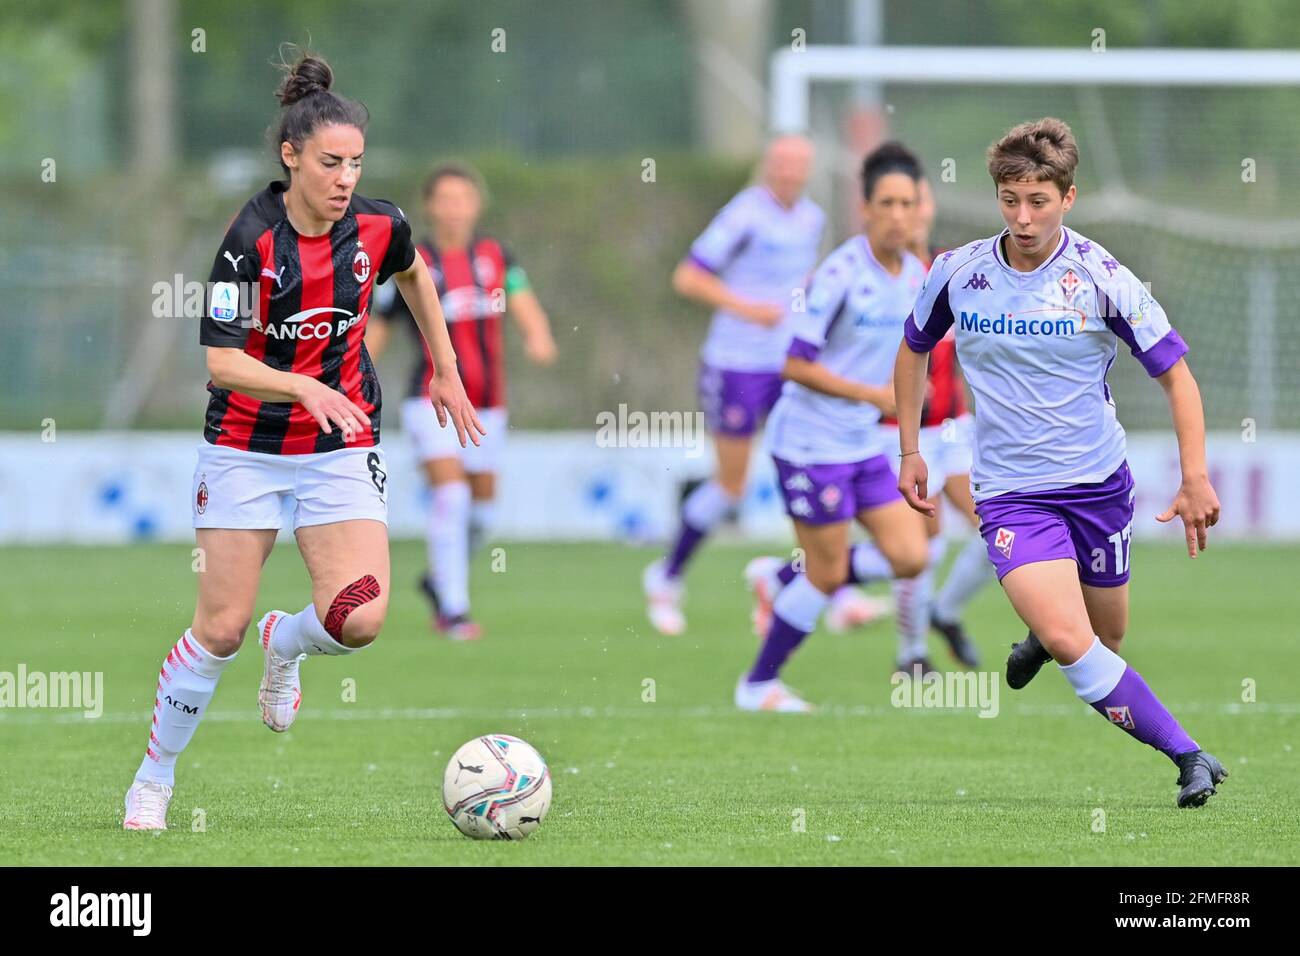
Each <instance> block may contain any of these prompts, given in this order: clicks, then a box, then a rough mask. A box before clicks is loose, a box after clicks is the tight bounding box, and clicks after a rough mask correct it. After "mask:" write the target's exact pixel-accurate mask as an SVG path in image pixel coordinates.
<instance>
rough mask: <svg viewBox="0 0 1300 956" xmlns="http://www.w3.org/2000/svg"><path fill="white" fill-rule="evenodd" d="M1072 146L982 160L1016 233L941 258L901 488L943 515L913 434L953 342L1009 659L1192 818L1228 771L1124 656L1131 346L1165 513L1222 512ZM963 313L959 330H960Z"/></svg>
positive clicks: (1138, 293)
mask: <svg viewBox="0 0 1300 956" xmlns="http://www.w3.org/2000/svg"><path fill="white" fill-rule="evenodd" d="M1078 161H1079V149H1078V145H1077V144H1076V143H1075V140H1074V134H1073V133H1072V132H1071V130H1070V127H1069V126H1067V125H1066V124H1065V123H1063V122H1061V121H1060V120H1058V119H1052V118H1047V119H1042V120H1038V121H1037V122H1033V123H1023V124H1021V125H1020V126H1017V127H1015V128H1014V129H1012V130H1010V131H1008V132H1007V134H1006V135H1005V136H1003V137H1002V139H1001V140H999V141H998V142H996V143H994V144H993V145H992V146H991V147H990V148H989V152H988V166H989V174H990V176H991V177H992V179H993V182H994V186H995V188H996V190H997V193H996V195H997V202H998V207H999V210H1000V211H1001V213H1002V219H1003V221H1004V222H1005V224H1006V227H1005V228H1004V229H1003V230H1002V232H1001V233H1000V234H998V235H995V236H992V237H990V238H988V239H981V240H979V241H978V242H972V243H970V244H968V245H965V246H962V247H961V248H959V249H954V250H952V251H951V252H948V253H945V254H944V255H943V256H942V257H941V259H940V260H939V262H938V263H936V265H935V267H934V269H932V270H931V272H930V275H929V277H928V278H927V280H926V284H925V288H924V289H923V290H922V292H921V295H920V297H919V298H918V299H917V301H916V305H915V308H914V310H913V314H912V316H911V317H910V318H909V319H908V321H907V328H906V337H905V340H904V343H903V344H902V345H901V346H900V347H899V350H898V360H897V364H896V367H895V386H896V394H897V398H898V405H899V413H898V419H899V444H900V450H901V453H902V455H903V458H902V466H901V468H900V474H899V488H900V489H901V490H902V491H903V492H904V494H905V495H906V496H907V500H908V503H909V504H910V505H911V506H912V507H913V508H915V509H916V510H917V511H919V512H921V513H923V514H927V515H928V514H933V513H934V511H935V505H934V503H933V502H932V501H930V500H928V494H929V487H928V470H927V464H926V460H925V456H924V453H923V452H922V451H921V450H920V446H919V439H920V435H919V432H920V424H921V412H922V405H923V403H924V395H925V383H926V371H925V367H926V360H927V356H928V353H929V352H930V351H931V350H932V349H934V347H935V346H936V345H938V344H939V342H940V341H942V339H943V337H944V336H945V335H947V333H948V331H949V329H952V328H954V327H955V328H956V332H957V348H958V351H959V353H960V355H961V362H962V368H963V370H964V371H965V374H966V378H967V381H969V382H970V385H971V389H972V391H973V392H974V393H975V398H976V401H977V403H978V412H977V414H976V417H975V429H976V443H975V462H974V466H973V468H972V472H971V477H972V479H973V484H972V490H973V492H974V495H975V500H976V502H977V504H976V508H977V510H978V513H979V517H980V519H981V524H980V533H981V535H982V537H983V539H984V541H985V542H986V544H987V549H988V556H989V559H990V560H991V561H992V562H993V564H994V566H995V567H996V568H997V573H998V578H999V580H1000V581H1001V583H1002V587H1003V589H1004V590H1005V591H1006V594H1007V597H1008V598H1009V599H1010V601H1011V604H1012V606H1013V607H1014V608H1015V610H1016V613H1017V614H1019V615H1020V617H1021V619H1022V620H1023V621H1024V622H1025V623H1026V624H1027V625H1028V626H1029V631H1030V633H1029V636H1028V637H1027V638H1026V639H1025V640H1024V641H1023V642H1021V643H1020V644H1017V645H1015V646H1014V648H1013V651H1012V654H1011V656H1010V657H1009V658H1008V660H1007V682H1008V683H1009V684H1010V685H1011V686H1012V687H1013V688H1018V687H1023V686H1024V685H1025V684H1026V683H1028V681H1029V680H1031V679H1032V678H1033V676H1034V675H1035V674H1036V673H1037V671H1038V669H1039V668H1040V667H1041V666H1042V665H1043V664H1044V663H1045V662H1046V661H1047V660H1051V659H1054V660H1056V662H1057V663H1058V664H1059V665H1060V670H1061V673H1062V674H1063V675H1064V676H1065V678H1066V679H1067V680H1068V681H1069V682H1070V685H1071V686H1072V687H1073V688H1074V691H1075V693H1076V694H1077V695H1078V696H1079V697H1080V698H1081V699H1082V700H1084V701H1085V702H1086V703H1088V704H1090V705H1092V707H1093V708H1094V709H1095V710H1096V711H1097V712H1098V713H1099V714H1101V715H1102V716H1104V717H1105V718H1106V719H1107V720H1109V721H1110V722H1111V723H1113V724H1115V725H1116V726H1118V727H1120V728H1122V729H1123V730H1125V731H1126V732H1128V733H1129V734H1130V735H1131V736H1132V737H1134V738H1136V739H1137V740H1139V741H1141V742H1143V743H1145V744H1149V745H1150V746H1152V747H1154V748H1155V749H1157V750H1159V751H1160V752H1161V753H1163V754H1165V755H1166V756H1167V757H1169V758H1170V760H1172V761H1173V762H1174V763H1175V765H1177V767H1178V769H1179V776H1178V786H1179V788H1180V789H1179V793H1178V805H1179V806H1180V807H1183V806H1200V805H1201V804H1203V803H1205V801H1206V800H1207V799H1209V797H1210V796H1211V795H1213V794H1214V793H1215V787H1216V785H1217V784H1218V783H1220V782H1221V781H1222V780H1223V779H1224V778H1225V777H1226V776H1227V771H1226V770H1225V769H1224V768H1223V766H1222V764H1220V763H1219V761H1218V760H1216V759H1215V758H1214V757H1212V756H1211V755H1210V754H1208V753H1205V752H1204V751H1203V750H1201V749H1200V746H1199V745H1198V744H1197V743H1196V741H1194V740H1193V739H1192V738H1191V737H1190V736H1188V734H1187V732H1186V731H1185V730H1184V729H1183V728H1182V725H1180V724H1179V723H1178V721H1177V720H1176V719H1175V718H1174V716H1173V715H1172V714H1171V713H1170V712H1169V711H1168V710H1167V709H1166V708H1165V705H1164V704H1163V703H1161V701H1160V699H1159V698H1158V697H1156V695H1155V693H1154V692H1153V691H1152V690H1151V688H1150V687H1148V686H1147V684H1146V682H1145V681H1144V680H1143V679H1142V676H1141V675H1140V674H1138V673H1137V671H1135V670H1133V668H1132V667H1130V666H1129V665H1128V664H1127V663H1126V662H1125V661H1124V658H1122V657H1120V656H1119V653H1118V651H1119V647H1120V643H1121V641H1122V640H1123V638H1124V634H1125V632H1126V630H1127V629H1128V606H1129V593H1128V590H1129V589H1128V580H1129V537H1130V535H1131V533H1132V530H1133V497H1134V487H1133V478H1132V475H1131V474H1130V473H1129V468H1128V463H1127V461H1126V460H1125V458H1126V450H1125V435H1124V429H1123V428H1122V427H1121V426H1120V423H1119V420H1118V418H1117V417H1116V413H1115V403H1114V400H1113V399H1112V398H1111V394H1110V388H1109V387H1108V386H1107V384H1106V373H1107V371H1108V370H1109V369H1110V366H1111V363H1113V362H1114V360H1115V355H1116V351H1117V344H1118V343H1119V342H1121V341H1122V342H1123V343H1124V344H1125V345H1127V346H1128V348H1129V350H1130V352H1132V354H1133V356H1134V357H1135V358H1137V360H1138V361H1139V362H1141V363H1142V366H1143V368H1145V369H1146V371H1147V374H1148V375H1150V376H1151V377H1153V378H1155V379H1156V380H1157V381H1159V383H1160V385H1161V387H1162V388H1163V390H1164V392H1165V397H1166V398H1167V400H1168V402H1169V409H1170V413H1171V416H1172V418H1173V424H1174V432H1175V434H1176V435H1177V439H1178V450H1179V457H1180V460H1181V464H1182V486H1181V487H1180V488H1179V490H1178V494H1177V495H1176V496H1175V498H1174V501H1173V504H1171V505H1170V507H1169V508H1168V509H1167V510H1166V511H1165V513H1164V514H1162V515H1160V516H1159V520H1160V521H1169V520H1171V519H1173V517H1174V516H1175V515H1177V516H1178V517H1180V518H1181V519H1182V521H1183V526H1184V530H1185V532H1186V539H1187V553H1188V555H1189V556H1190V557H1193V558H1194V557H1196V553H1197V550H1198V549H1204V548H1205V545H1206V534H1207V528H1209V527H1210V526H1212V525H1213V524H1215V522H1217V521H1218V518H1219V501H1218V497H1217V496H1216V494H1215V492H1214V488H1213V487H1212V486H1211V484H1210V480H1209V477H1208V472H1207V470H1206V462H1205V417H1204V414H1203V411H1202V408H1201V395H1200V390H1199V388H1198V387H1197V385H1196V380H1195V379H1194V378H1193V377H1192V373H1191V371H1190V369H1188V367H1187V361H1186V359H1185V358H1184V355H1185V354H1186V353H1187V346H1186V344H1185V343H1184V342H1183V340H1182V338H1181V336H1179V334H1178V332H1177V331H1176V330H1175V329H1174V328H1173V327H1172V326H1171V325H1170V324H1169V320H1168V318H1167V317H1166V316H1165V313H1164V310H1163V309H1162V308H1161V307H1160V304H1159V303H1158V302H1156V300H1155V299H1154V298H1152V296H1151V293H1150V292H1148V291H1147V290H1146V288H1145V287H1144V286H1143V285H1142V284H1141V283H1140V282H1138V280H1137V277H1136V276H1134V275H1133V273H1132V272H1130V271H1129V270H1128V269H1126V268H1125V267H1124V266H1122V265H1121V264H1120V263H1119V262H1118V261H1117V260H1116V259H1115V258H1114V257H1113V256H1111V255H1110V254H1109V253H1108V252H1107V251H1106V250H1105V249H1103V248H1102V247H1101V246H1099V245H1098V244H1097V243H1095V242H1093V241H1092V240H1090V239H1087V238H1086V237H1084V236H1081V235H1079V234H1078V233H1076V232H1073V231H1071V230H1069V229H1067V228H1065V226H1064V224H1063V221H1064V217H1065V214H1066V213H1067V212H1068V211H1069V210H1070V207H1071V206H1072V205H1073V204H1074V199H1075V195H1076V189H1075V186H1074V172H1075V168H1076V166H1077V165H1078ZM956 316H960V320H957V319H956V318H955V317H956Z"/></svg>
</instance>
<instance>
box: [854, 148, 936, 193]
mask: <svg viewBox="0 0 1300 956" xmlns="http://www.w3.org/2000/svg"><path fill="white" fill-rule="evenodd" d="M890 173H902V174H903V175H904V176H909V177H911V178H912V179H913V180H915V181H916V182H920V181H921V177H922V176H923V173H922V172H921V161H920V160H919V159H917V158H916V155H915V154H914V153H913V152H912V151H911V150H910V149H908V148H907V147H906V146H904V145H903V144H902V143H900V142H897V141H892V140H891V141H890V142H888V143H883V144H881V145H880V146H878V147H876V149H874V150H873V151H872V152H870V153H868V154H867V158H866V159H864V160H863V161H862V198H863V199H870V198H871V194H872V193H873V192H875V191H876V183H877V182H879V181H880V179H881V178H882V177H884V176H888V175H889V174H890Z"/></svg>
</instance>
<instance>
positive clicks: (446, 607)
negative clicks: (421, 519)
mask: <svg viewBox="0 0 1300 956" xmlns="http://www.w3.org/2000/svg"><path fill="white" fill-rule="evenodd" d="M427 537H428V545H429V569H430V576H431V577H432V578H433V590H434V591H435V592H436V593H437V595H438V611H439V613H440V614H442V615H443V616H444V617H456V616H458V615H461V614H466V613H468V611H469V484H468V482H464V481H450V482H447V483H445V484H441V485H434V487H433V507H432V508H430V509H429V528H428V533H427Z"/></svg>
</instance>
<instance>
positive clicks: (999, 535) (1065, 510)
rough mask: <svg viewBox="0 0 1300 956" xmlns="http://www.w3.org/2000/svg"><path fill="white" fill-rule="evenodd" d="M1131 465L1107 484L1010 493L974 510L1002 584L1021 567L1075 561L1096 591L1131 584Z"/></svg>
mask: <svg viewBox="0 0 1300 956" xmlns="http://www.w3.org/2000/svg"><path fill="white" fill-rule="evenodd" d="M1133 494H1134V491H1133V476H1132V475H1131V474H1129V470H1128V462H1125V463H1124V464H1122V465H1120V466H1119V468H1118V469H1116V471H1115V473H1114V474H1113V475H1111V476H1110V477H1109V478H1107V479H1106V480H1105V481H1103V482H1100V483H1098V484H1091V485H1071V486H1070V487H1068V488H1060V489H1057V490H1056V491H1031V492H1025V493H1020V492H1010V493H1008V494H1005V495H998V496H997V497H994V498H988V499H986V500H984V501H981V502H980V503H979V504H977V505H976V506H975V511H976V512H977V513H978V514H979V516H980V535H981V536H982V537H983V538H984V543H985V544H986V545H987V546H988V552H989V560H990V561H992V562H993V564H994V566H995V567H996V568H997V571H998V580H999V581H1001V580H1002V578H1003V576H1004V575H1005V574H1006V573H1007V572H1008V571H1011V570H1013V569H1015V568H1018V567H1020V566H1021V565H1022V564H1034V563H1035V562H1038V561H1053V560H1056V559H1058V558H1073V559H1074V560H1075V561H1076V562H1078V565H1079V580H1080V581H1082V582H1083V583H1084V584H1090V585H1092V586H1093V587H1098V588H1113V587H1119V586H1120V585H1121V584H1125V583H1127V582H1128V554H1129V552H1128V544H1129V536H1130V535H1131V534H1132V531H1133Z"/></svg>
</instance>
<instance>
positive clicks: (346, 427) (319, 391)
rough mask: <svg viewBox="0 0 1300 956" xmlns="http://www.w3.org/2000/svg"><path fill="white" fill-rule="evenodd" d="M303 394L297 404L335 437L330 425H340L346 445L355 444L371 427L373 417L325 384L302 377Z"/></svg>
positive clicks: (328, 433)
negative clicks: (358, 437)
mask: <svg viewBox="0 0 1300 956" xmlns="http://www.w3.org/2000/svg"><path fill="white" fill-rule="evenodd" d="M303 378H304V379H305V381H304V382H303V383H302V394H301V395H300V396H299V398H298V404H300V405H301V406H302V407H303V408H305V409H307V413H308V414H309V415H311V417H312V418H314V419H316V424H318V425H320V428H321V431H323V432H324V433H325V434H326V435H330V434H333V431H334V429H333V428H332V427H331V425H337V426H338V428H339V431H341V432H342V433H343V440H344V441H345V442H350V441H352V439H353V438H355V437H356V436H357V435H359V434H360V433H361V431H362V430H363V429H366V428H369V427H370V416H368V415H367V414H366V413H365V412H363V411H362V410H361V409H360V408H359V407H358V406H357V405H354V404H353V403H352V402H351V401H349V399H348V397H347V396H346V395H344V394H343V393H342V392H340V391H337V390H335V389H332V388H330V387H329V386H328V385H326V384H325V383H324V382H320V381H317V380H316V379H314V378H307V377H306V376H303Z"/></svg>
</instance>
